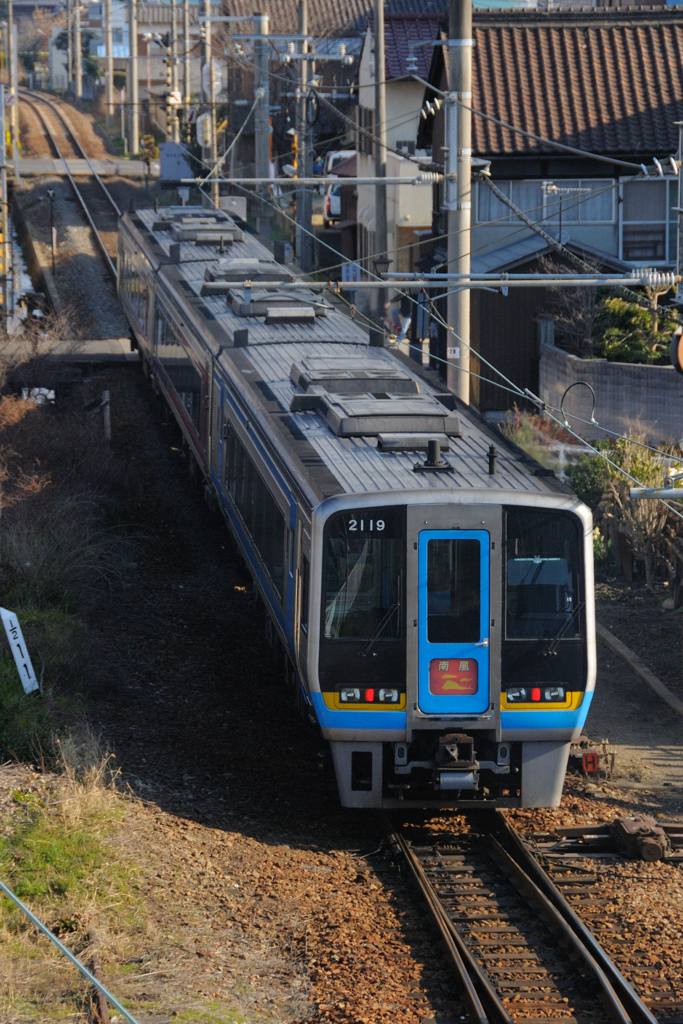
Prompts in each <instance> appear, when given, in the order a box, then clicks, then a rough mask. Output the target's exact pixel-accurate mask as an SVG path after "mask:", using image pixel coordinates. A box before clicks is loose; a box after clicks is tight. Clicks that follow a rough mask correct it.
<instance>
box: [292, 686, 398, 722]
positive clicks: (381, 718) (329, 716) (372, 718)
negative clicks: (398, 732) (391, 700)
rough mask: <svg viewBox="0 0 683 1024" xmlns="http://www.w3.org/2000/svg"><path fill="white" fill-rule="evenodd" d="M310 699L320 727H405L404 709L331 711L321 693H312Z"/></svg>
mask: <svg viewBox="0 0 683 1024" xmlns="http://www.w3.org/2000/svg"><path fill="white" fill-rule="evenodd" d="M311 700H312V702H313V707H314V708H315V713H316V715H317V717H318V722H319V724H320V728H321V729H405V727H406V713H405V711H333V710H331V709H330V708H328V707H327V705H326V704H325V701H324V700H323V695H322V693H312V694H311Z"/></svg>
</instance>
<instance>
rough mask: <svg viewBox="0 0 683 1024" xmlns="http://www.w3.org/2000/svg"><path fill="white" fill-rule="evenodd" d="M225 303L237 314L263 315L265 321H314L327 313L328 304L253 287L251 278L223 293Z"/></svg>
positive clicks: (277, 322)
mask: <svg viewBox="0 0 683 1024" xmlns="http://www.w3.org/2000/svg"><path fill="white" fill-rule="evenodd" d="M226 299H227V302H228V305H229V306H230V308H231V309H232V311H233V313H236V314H237V316H264V317H265V318H266V323H267V324H305V323H314V322H315V318H316V317H318V316H327V314H328V312H329V309H330V307H329V306H328V305H327V303H325V302H318V301H317V300H315V299H307V298H305V297H304V296H302V295H296V296H294V295H292V294H291V293H290V292H278V291H277V290H276V289H274V288H273V289H270V288H260V289H258V290H257V289H254V288H253V282H252V281H245V282H244V284H243V287H242V288H239V287H237V286H235V285H233V287H232V288H230V289H229V290H228V292H227V294H226Z"/></svg>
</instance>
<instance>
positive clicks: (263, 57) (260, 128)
mask: <svg viewBox="0 0 683 1024" xmlns="http://www.w3.org/2000/svg"><path fill="white" fill-rule="evenodd" d="M269 32H270V23H269V18H268V15H267V14H261V13H257V14H255V15H254V35H255V36H256V38H255V39H254V56H255V60H254V63H255V65H256V80H255V85H256V96H257V97H258V102H257V104H256V111H255V114H254V150H255V153H254V157H255V160H254V162H255V164H256V175H255V177H257V178H268V177H269V176H270V85H269V78H268V56H269V45H268V40H267V38H266V37H267V36H268V35H269ZM259 194H260V195H261V197H267V195H268V186H267V185H265V184H263V185H261V186H260V188H259ZM256 224H257V230H258V232H259V234H261V235H262V236H263V237H264V238H270V206H269V205H268V204H267V203H265V202H261V203H259V209H258V213H257V220H256Z"/></svg>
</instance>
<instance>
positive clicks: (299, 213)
mask: <svg viewBox="0 0 683 1024" xmlns="http://www.w3.org/2000/svg"><path fill="white" fill-rule="evenodd" d="M299 35H300V36H306V35H308V0H299ZM299 53H301V54H307V53H308V43H307V42H306V41H305V40H302V41H301V43H300V44H299ZM309 64H310V61H308V60H300V61H299V87H298V89H297V105H296V121H297V124H296V133H297V165H298V171H297V173H298V175H299V177H300V178H309V177H310V176H311V167H310V163H311V157H310V151H311V138H310V135H311V133H310V129H309V126H308V117H307V112H306V109H307V100H306V95H307V93H308V82H309V80H310V69H309ZM312 213H313V196H312V194H311V190H310V188H309V187H306V186H303V185H302V186H301V187H300V188H299V190H298V192H297V194H296V253H297V259H298V261H299V266H300V267H301V269H302V270H303V272H304V273H308V271H309V270H311V268H312V266H313V239H312V237H311V219H312Z"/></svg>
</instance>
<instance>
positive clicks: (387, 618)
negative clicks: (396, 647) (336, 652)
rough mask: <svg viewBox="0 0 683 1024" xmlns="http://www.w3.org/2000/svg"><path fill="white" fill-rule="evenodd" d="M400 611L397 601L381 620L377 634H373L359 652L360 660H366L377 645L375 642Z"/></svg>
mask: <svg viewBox="0 0 683 1024" xmlns="http://www.w3.org/2000/svg"><path fill="white" fill-rule="evenodd" d="M398 609H399V603H398V601H395V602H394V604H392V605H391V607H390V608H389V609H388V610H387V611H386V612H385V614H384V617H383V618H382V619H381V620H380V622H379V624H378V626H377V628H376V629H375V632H374V633H373V634H372V636H371V637H370V639H369V640H368V642H367V644H366V645H365V647H364V648H363V650H362V651H358V656H359V657H360V658H365V657H366V655H368V654H369V653H370V651H371V650H372V646H373V644H374V643H375V640H378V639H379V637H380V636H381V635H382V633H383V632H384V630H385V629H386V627H387V626H388V625H389V623H390V622H391V620H392V619H393V617H394V614H395V613H396V612H397V611H398Z"/></svg>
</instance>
